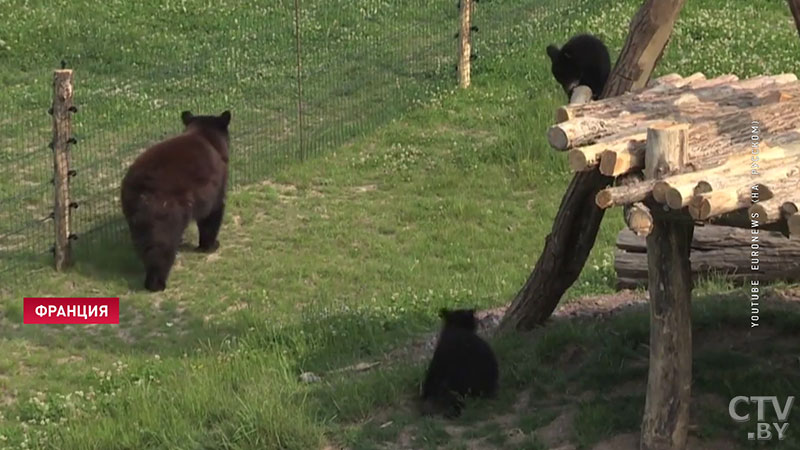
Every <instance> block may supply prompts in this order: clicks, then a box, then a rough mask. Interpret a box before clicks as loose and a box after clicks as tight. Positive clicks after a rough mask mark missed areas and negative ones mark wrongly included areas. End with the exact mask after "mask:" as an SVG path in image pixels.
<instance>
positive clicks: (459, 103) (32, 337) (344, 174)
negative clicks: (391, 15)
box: [0, 1, 798, 449]
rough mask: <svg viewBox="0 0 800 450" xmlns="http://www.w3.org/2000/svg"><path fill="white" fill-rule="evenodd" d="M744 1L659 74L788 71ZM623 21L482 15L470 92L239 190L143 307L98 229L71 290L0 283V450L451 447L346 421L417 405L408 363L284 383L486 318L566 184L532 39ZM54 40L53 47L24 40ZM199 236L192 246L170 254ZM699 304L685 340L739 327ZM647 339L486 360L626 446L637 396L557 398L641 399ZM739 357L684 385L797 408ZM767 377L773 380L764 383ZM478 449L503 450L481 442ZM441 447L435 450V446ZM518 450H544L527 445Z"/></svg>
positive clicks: (604, 13) (777, 14)
mask: <svg viewBox="0 0 800 450" xmlns="http://www.w3.org/2000/svg"><path fill="white" fill-rule="evenodd" d="M523 5H528V6H523ZM745 5H747V3H745V2H731V3H730V4H727V7H726V9H725V11H726V14H719V13H717V11H716V9H715V8H718V7H720V4H719V3H718V2H691V3H690V4H689V5H688V6H687V10H686V11H685V12H684V14H683V16H682V22H681V26H680V28H679V29H678V30H677V32H676V37H675V40H674V41H673V44H672V47H671V51H670V52H669V54H668V55H667V57H666V60H665V62H664V64H663V66H662V67H661V68H660V70H659V73H666V72H668V71H673V70H679V71H680V72H681V73H683V74H688V73H690V72H692V71H695V70H702V71H703V72H704V73H706V74H707V75H709V76H711V75H716V74H719V73H724V72H729V71H735V72H736V73H738V74H740V75H741V76H747V75H752V74H753V73H762V72H767V73H776V72H779V71H791V70H793V67H792V64H791V62H792V60H790V59H787V55H790V54H796V53H797V43H796V33H795V31H794V30H793V29H792V28H790V27H791V21H790V19H789V16H788V14H787V13H786V11H784V8H785V7H784V5H783V3H782V2H778V1H771V2H760V3H759V4H758V5H755V6H752V7H746V6H745ZM635 7H636V5H635V2H625V3H624V4H622V5H621V6H614V7H613V8H603V5H596V6H593V7H591V8H590V7H588V6H579V7H576V8H571V9H570V11H571V17H572V19H573V20H572V21H567V20H566V19H564V18H563V15H562V12H561V11H558V10H550V11H549V12H548V11H545V10H544V9H541V8H536V7H534V6H529V3H528V2H511V3H510V4H499V3H496V2H494V3H492V2H490V3H487V4H486V6H483V5H481V7H480V8H481V10H482V11H483V12H484V14H485V15H484V16H483V17H485V18H486V19H485V20H486V22H485V23H481V22H480V20H481V19H480V17H481V16H480V15H479V16H478V17H479V19H478V20H479V22H478V25H479V26H481V31H480V32H479V35H478V39H479V40H478V43H477V51H478V53H479V55H480V59H479V60H478V63H477V66H476V71H475V74H474V87H473V89H471V90H470V91H469V92H460V93H456V94H453V95H445V96H434V98H433V101H432V102H430V104H429V105H427V106H426V107H424V108H421V109H419V110H417V111H414V112H411V113H409V114H407V115H405V116H404V117H402V119H400V120H397V121H395V122H393V123H390V124H388V125H386V126H384V127H381V128H380V129H379V130H377V131H376V132H375V133H372V134H370V135H369V136H367V137H365V138H363V139H359V140H357V141H355V142H351V143H349V144H348V145H346V146H344V147H342V148H340V149H338V150H337V151H336V152H333V153H330V154H328V155H326V156H324V157H322V158H320V159H316V160H313V161H311V162H310V163H308V164H306V165H303V166H294V167H289V168H288V169H287V170H285V171H283V172H282V173H281V174H280V175H278V176H277V178H275V179H274V180H273V181H271V182H269V183H262V184H256V185H253V186H250V187H248V188H245V189H243V190H241V191H239V192H236V193H235V194H233V195H232V196H231V200H230V205H231V206H230V209H229V213H228V215H227V217H226V220H225V225H224V228H223V232H222V235H221V241H222V247H221V250H220V252H219V253H218V254H216V255H212V256H204V255H197V254H192V253H189V252H185V253H182V254H181V255H180V257H179V263H178V265H177V267H176V269H175V272H174V274H173V277H172V281H171V285H170V288H169V290H168V291H166V292H164V293H161V294H155V295H148V294H145V293H142V292H141V291H140V290H139V285H140V283H141V275H142V274H141V273H140V269H139V266H138V263H137V261H136V260H135V258H134V257H133V255H132V253H131V251H130V250H129V249H128V248H127V246H125V245H120V241H119V240H114V235H110V236H109V240H108V241H99V242H96V243H95V244H94V245H93V246H91V247H85V246H84V247H83V248H82V250H81V252H82V255H83V256H84V257H83V258H81V260H80V261H79V263H78V265H77V267H76V268H75V270H73V271H72V272H71V273H69V274H64V275H56V274H52V273H51V272H50V271H48V270H42V271H39V272H32V273H31V275H30V276H29V277H28V278H27V279H26V280H25V282H26V283H28V284H29V286H28V287H24V288H23V287H19V286H16V285H7V286H5V287H3V288H0V289H2V291H0V292H2V299H3V300H2V308H3V309H2V315H3V317H2V319H0V320H2V322H0V325H1V326H2V330H3V333H2V340H0V355H2V356H0V387H2V397H0V398H2V400H0V404H2V405H3V406H2V409H0V411H2V415H0V436H2V437H0V439H1V440H2V443H0V445H3V444H5V445H8V446H9V448H60V449H84V448H86V449H90V448H91V449H108V448H119V449H139V448H185V449H190V448H191V449H200V448H208V449H211V448H232V449H255V448H277V447H282V448H298V449H304V448H314V447H316V446H318V445H320V444H321V443H322V442H323V441H324V440H326V439H334V440H336V441H343V442H348V443H350V444H351V445H353V446H354V447H356V448H372V446H373V445H374V444H375V443H377V442H380V441H384V440H388V441H394V440H396V439H398V437H399V436H400V435H401V434H402V432H403V430H404V429H405V428H404V427H405V426H406V425H408V424H415V425H416V428H414V430H415V433H416V435H418V441H416V444H417V446H416V447H415V448H419V447H428V446H435V445H437V444H443V443H445V442H446V441H447V440H448V439H450V438H449V437H448V434H447V431H446V430H445V429H444V427H443V425H442V424H441V423H439V422H432V423H418V422H416V419H414V417H413V415H411V414H410V413H408V412H404V411H402V410H400V411H398V412H397V413H392V412H390V413H389V415H390V417H391V419H390V420H393V422H394V424H393V425H390V426H388V427H386V428H380V427H378V426H377V425H379V424H376V423H373V422H366V423H365V422H364V419H366V418H368V417H371V415H372V414H373V413H374V412H375V411H376V409H386V408H389V407H391V405H397V404H400V403H402V401H403V399H404V398H407V397H408V396H409V395H410V394H412V393H413V390H414V386H413V384H414V382H415V381H416V380H417V379H418V377H419V375H420V374H421V370H422V366H420V365H417V364H398V365H396V366H395V367H394V368H392V369H382V370H376V371H373V372H371V373H370V374H368V375H365V376H363V377H362V378H359V379H358V381H357V382H353V378H352V377H337V376H331V377H330V378H329V379H327V380H326V382H324V383H321V384H315V385H304V384H301V383H299V382H298V381H297V375H298V374H299V373H300V372H303V371H313V372H315V373H323V372H325V371H326V370H329V369H334V368H337V367H342V366H345V365H347V364H351V363H354V362H358V361H364V360H372V359H376V358H379V357H380V355H381V354H382V353H383V352H385V351H387V350H389V349H392V348H402V347H403V343H404V342H406V341H407V339H408V338H410V337H412V336H414V335H416V333H418V332H422V331H427V330H431V329H433V327H435V325H436V321H435V315H434V312H435V310H436V309H437V308H439V307H441V306H445V305H446V306H456V305H471V306H477V307H489V306H495V305H498V304H502V303H503V302H505V301H507V299H508V298H509V297H510V296H511V295H513V294H514V292H515V291H516V289H517V288H518V286H519V285H520V284H521V283H522V282H523V281H524V279H525V277H526V276H527V275H528V272H529V270H530V266H531V264H532V262H533V261H534V260H535V258H536V257H537V256H538V252H539V251H540V249H541V245H542V242H543V238H544V236H545V235H546V233H547V231H548V230H549V226H550V221H551V220H552V217H553V215H554V213H555V211H556V208H557V199H559V198H560V193H561V192H562V191H563V188H564V187H565V185H566V183H567V181H568V173H567V171H566V170H565V164H564V161H563V157H562V156H560V155H555V154H554V152H552V151H551V150H550V149H549V148H548V147H547V146H546V144H545V142H544V140H543V139H542V136H543V135H544V133H543V131H544V130H545V129H546V127H547V125H548V123H549V122H550V120H551V115H552V111H553V109H554V107H555V106H556V105H557V104H558V103H560V102H561V101H563V99H562V98H561V97H562V94H561V93H560V92H559V90H558V89H557V87H556V86H555V84H554V83H553V81H552V80H551V78H550V76H549V73H548V71H547V66H546V64H545V59H544V52H543V48H544V44H546V43H547V42H548V41H549V40H550V36H558V37H556V38H555V39H556V40H558V41H562V40H563V37H564V36H566V35H568V34H569V33H571V32H574V31H577V30H581V29H589V30H592V31H594V32H597V33H598V34H601V35H603V36H604V37H606V38H607V39H608V40H609V41H610V46H611V47H612V49H618V48H619V46H620V45H621V41H622V39H623V38H624V33H625V27H626V24H627V21H628V20H629V19H628V18H629V17H630V15H631V13H632V11H633V10H634V9H635ZM125 11H126V10H121V13H120V14H126V12H125ZM130 15H131V16H134V15H135V14H134V12H130ZM97 20H98V21H100V20H101V19H97ZM220 20H222V19H220ZM754 22H756V23H774V24H776V25H775V26H774V27H769V28H767V27H763V28H761V27H753V26H752V25H751V24H752V23H754ZM498 23H503V24H508V23H511V24H513V25H506V26H504V27H499V26H497V24H498ZM553 23H560V24H561V25H559V26H555V27H554V26H552V24H553ZM567 24H569V25H567ZM748 24H750V25H748ZM778 24H780V25H781V26H778ZM131 32H133V31H131ZM48 45H54V44H53V43H52V42H50V43H48V42H46V41H44V42H42V43H41V46H42V48H44V47H46V46H48ZM727 49H731V50H730V51H729V50H727ZM135 50H136V49H133V50H132V51H135ZM99 51H100V52H101V53H102V51H103V50H102V49H101V50H99ZM106 51H111V50H106ZM139 51H141V50H139ZM613 53H614V54H616V51H614V52H613ZM698 55H703V57H702V58H700V57H698ZM759 61H761V62H763V63H764V64H766V67H762V66H761V64H760V63H759ZM109 70H110V72H109V73H110V74H113V73H114V72H113V71H111V69H109ZM120 70H121V69H120ZM173 107H177V106H174V105H173ZM169 111H171V110H170V109H169V108H168V109H167V111H166V112H165V113H164V114H167V115H168V113H169ZM126 114H127V113H126ZM125 117H128V116H127V115H122V116H120V120H123V119H124V118H125ZM132 121H134V120H133V119H132ZM109 127H110V128H113V126H112V124H111V123H109ZM245 151H246V150H245ZM620 226H621V222H620V218H619V212H618V211H613V212H610V213H609V214H608V217H607V220H606V222H605V224H604V228H603V230H602V232H601V235H600V238H599V240H598V245H597V247H596V248H595V251H594V252H593V254H592V258H591V261H590V263H589V264H588V265H587V268H586V269H585V270H584V272H583V274H582V275H581V278H580V280H579V282H578V283H577V285H576V286H575V287H574V288H573V289H572V290H571V291H570V293H569V296H570V297H574V296H576V295H579V294H585V293H602V292H608V291H610V287H611V284H612V280H613V269H612V266H611V249H612V244H613V239H614V236H615V234H616V230H618V229H619V227H620ZM195 238H196V233H195V232H194V230H192V231H190V232H189V233H188V235H187V240H190V239H191V240H193V239H195ZM84 245H88V244H84ZM31 286H32V287H31ZM111 294H113V295H121V296H122V301H123V312H122V314H123V317H122V321H121V323H122V324H121V325H120V326H119V327H81V328H76V327H46V328H45V327H35V328H31V327H21V326H20V325H18V324H19V323H21V301H20V299H21V297H23V296H33V295H111ZM738 295H741V294H738ZM734 298H740V297H734ZM701 303H703V304H704V302H701ZM733 304H734V305H735V303H733ZM715 305H716V304H714V303H712V304H710V306H702V305H700V306H698V307H697V308H698V309H699V319H698V323H699V324H698V327H701V328H702V327H706V328H711V329H713V328H715V327H716V326H717V324H719V323H723V324H732V325H733V324H736V323H738V322H739V321H740V320H741V319H742V314H741V313H742V312H746V311H744V308H743V307H742V306H741V305H736V306H730V305H732V303H731V302H728V303H727V304H723V305H722V306H715ZM763 320H765V321H767V323H770V324H773V325H775V326H774V327H773V328H774V329H775V330H777V332H778V333H781V332H783V331H785V330H788V329H790V328H791V326H795V327H796V324H797V323H798V320H797V317H796V314H782V315H777V314H772V315H765V317H764V319H763ZM610 328H613V329H614V330H615V333H609V332H608V329H610ZM529 339H533V341H529ZM646 340H647V333H646V321H643V316H642V315H631V316H625V317H623V318H620V319H617V321H615V322H614V323H611V324H595V323H587V324H582V325H570V324H566V325H555V326H553V327H552V328H550V329H548V330H546V331H544V332H541V333H539V334H537V335H535V336H533V337H515V338H510V339H508V340H504V341H501V342H498V343H497V345H498V351H499V353H500V355H501V360H503V361H506V362H505V365H506V369H504V379H503V382H504V384H505V385H508V386H515V387H517V388H519V389H527V390H529V391H530V392H533V393H534V394H535V395H536V396H538V397H541V399H542V401H544V402H546V401H547V400H550V401H551V402H556V403H558V402H562V403H564V402H571V403H574V404H576V405H578V408H579V415H578V418H577V419H576V431H575V433H576V437H575V440H576V442H579V443H580V444H586V445H588V444H590V443H592V442H596V441H597V440H599V439H601V438H603V437H605V436H608V435H610V434H611V433H613V432H616V431H626V430H635V428H636V426H637V425H638V414H639V411H640V409H641V406H642V395H641V391H637V392H636V394H635V395H629V396H623V397H622V398H616V397H615V398H603V397H601V398H596V399H589V400H580V401H579V400H576V399H574V398H571V397H568V396H566V395H561V394H560V393H564V392H569V390H566V389H565V387H567V386H574V385H577V386H579V387H580V389H592V390H597V389H605V388H606V387H607V386H609V385H613V384H614V383H618V382H619V381H621V380H627V379H638V380H639V381H641V377H642V376H643V368H642V366H641V365H636V364H635V361H636V359H637V358H640V356H641V349H640V348H639V344H640V343H645V342H646ZM570 346H577V347H580V348H581V349H583V351H584V352H585V353H587V354H589V355H593V356H590V357H588V358H585V359H584V360H583V361H582V363H581V365H580V367H579V369H580V370H578V369H576V368H575V367H572V366H570V367H565V366H564V365H563V364H562V363H561V362H560V360H559V358H558V356H557V355H559V354H560V352H561V350H563V349H565V348H567V347H570ZM637 349H639V350H637ZM772 351H773V352H775V353H779V351H780V350H779V349H778V350H775V349H773V350H772ZM756 357H758V358H759V359H758V361H759V362H762V361H763V355H758V354H756V355H755V356H753V355H750V356H748V355H744V354H742V352H740V351H739V350H736V349H712V350H709V352H708V354H704V353H700V354H699V355H698V363H696V364H697V366H698V367H700V368H701V369H703V370H702V371H701V372H700V375H698V385H699V387H700V389H706V390H709V391H711V392H716V393H719V394H720V395H729V394H731V393H736V394H739V393H741V392H743V391H745V392H750V391H749V390H752V389H754V387H761V388H763V392H769V393H781V392H791V391H792V389H794V390H795V391H796V388H797V387H798V379H797V376H796V371H795V372H791V371H788V370H787V369H786V368H785V367H783V366H777V367H776V366H774V365H773V367H771V368H770V369H767V370H771V371H772V372H766V371H762V370H761V369H759V368H751V367H750V366H748V364H750V363H751V362H752V360H753V358H756ZM511 361H513V362H511ZM632 361H633V362H632ZM722 362H726V363H727V364H722ZM768 373H770V374H773V375H775V374H777V375H775V376H773V377H772V378H769V379H767V378H766V377H764V375H766V374H768ZM509 392H510V391H506V394H504V396H503V398H502V399H501V401H500V402H498V403H497V404H496V405H494V406H492V407H491V408H490V409H489V410H488V412H484V413H476V414H474V415H473V416H471V417H470V416H468V417H466V418H464V423H467V424H468V423H471V422H470V421H476V420H480V419H485V418H486V417H487V416H489V415H491V414H493V413H496V414H503V413H504V412H505V411H507V409H508V408H509V405H510V404H511V403H513V402H515V401H516V399H515V398H514V395H513V394H512V393H509ZM763 392H762V391H761V390H759V392H757V393H763ZM726 398H727V397H726ZM390 411H391V410H390ZM540 411H541V414H540ZM552 414H553V413H552V412H548V411H546V410H545V409H534V408H532V409H531V410H530V411H528V412H527V413H526V414H524V415H523V416H522V417H521V418H520V421H519V423H517V424H516V425H518V426H519V427H521V428H524V429H525V430H526V431H529V430H531V429H533V428H535V427H536V426H538V425H540V424H542V423H546V422H547V418H548V417H550V415H552ZM725 414H726V413H725V411H724V408H719V409H718V410H714V409H711V410H709V411H707V414H706V416H707V417H708V420H706V421H705V422H704V423H703V424H702V425H703V430H705V432H706V433H707V434H708V435H709V436H714V435H718V434H721V433H722V434H724V433H729V432H730V431H731V429H732V428H731V424H730V421H727V418H726V416H725ZM56 424H59V425H56ZM474 433H477V434H478V435H481V434H484V435H486V436H489V437H492V438H493V439H495V440H497V441H502V439H503V436H502V433H500V431H499V430H498V428H497V426H496V425H494V426H493V425H491V424H486V425H485V426H484V427H483V428H480V429H478V430H477V431H475V432H474ZM739 433H741V430H740V431H739ZM739 442H741V440H740V441H739ZM459 445H460V444H459V443H458V442H457V440H456V441H453V442H452V443H451V448H459ZM526 445H529V448H540V445H541V444H538V443H537V442H536V440H535V438H531V439H530V442H528V443H527V444H526ZM785 445H787V446H786V447H785V448H796V445H797V443H796V441H793V442H788V443H785ZM792 445H794V446H795V447H791V446H792ZM26 446H27V447H26Z"/></svg>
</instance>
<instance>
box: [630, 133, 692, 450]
mask: <svg viewBox="0 0 800 450" xmlns="http://www.w3.org/2000/svg"><path fill="white" fill-rule="evenodd" d="M687 134H688V127H687V126H686V125H685V124H680V125H671V126H666V127H651V128H649V129H648V130H647V149H646V156H645V160H646V161H647V164H649V166H647V167H645V170H644V173H645V177H646V179H653V178H661V177H663V176H666V175H668V174H670V173H672V172H674V171H676V170H679V169H680V167H681V166H682V165H683V164H684V162H685V161H684V157H685V155H686V142H687V139H686V138H687ZM650 209H651V211H653V216H654V223H653V229H652V232H651V233H650V234H649V235H648V236H647V266H648V268H647V269H648V290H649V291H650V368H649V372H648V375H647V399H646V401H645V407H644V417H643V418H642V434H641V446H640V448H641V449H642V450H682V449H684V448H686V441H687V435H688V427H689V402H690V401H691V385H692V321H691V297H692V270H691V263H690V260H689V251H690V248H691V243H692V234H693V232H694V222H693V221H692V220H691V219H690V218H689V217H688V216H687V215H686V213H685V212H684V211H670V212H665V211H664V207H663V205H657V204H652V205H651V208H650Z"/></svg>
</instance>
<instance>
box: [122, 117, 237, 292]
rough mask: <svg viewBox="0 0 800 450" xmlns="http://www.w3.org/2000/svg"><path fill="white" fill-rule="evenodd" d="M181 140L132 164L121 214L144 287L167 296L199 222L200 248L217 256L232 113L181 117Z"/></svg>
mask: <svg viewBox="0 0 800 450" xmlns="http://www.w3.org/2000/svg"><path fill="white" fill-rule="evenodd" d="M181 119H182V120H183V124H184V126H185V129H184V132H183V133H182V134H180V135H178V136H175V137H172V138H169V139H167V140H164V141H161V142H159V143H157V144H155V145H153V146H152V147H150V148H148V149H147V150H145V151H144V152H143V153H142V154H141V155H139V156H138V157H137V158H136V160H134V161H133V164H131V166H130V168H129V169H128V172H127V173H126V174H125V177H124V178H123V179H122V194H121V203H122V212H123V214H124V215H125V220H127V222H128V228H129V230H130V233H131V238H132V240H133V244H134V247H135V248H136V252H137V253H138V255H139V258H141V260H142V262H143V263H144V266H145V271H146V277H145V282H144V285H145V288H147V289H148V290H149V291H152V292H156V291H163V290H164V289H166V287H167V278H168V276H169V272H170V270H171V269H172V265H173V263H174V262H175V254H176V253H177V251H178V246H179V245H180V243H181V240H182V238H183V232H184V231H185V230H186V227H187V226H189V222H190V221H191V220H195V221H197V229H198V232H199V234H200V245H199V246H198V247H197V250H199V251H204V252H213V251H215V250H216V249H217V248H218V247H219V241H217V234H218V233H219V229H220V225H221V224H222V216H223V212H224V210H225V192H226V187H227V183H228V145H229V143H230V137H229V133H228V125H229V124H230V121H231V113H230V111H225V112H223V113H222V114H220V115H219V116H195V115H193V114H192V113H191V112H189V111H184V112H183V113H181Z"/></svg>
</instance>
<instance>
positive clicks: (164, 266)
mask: <svg viewBox="0 0 800 450" xmlns="http://www.w3.org/2000/svg"><path fill="white" fill-rule="evenodd" d="M188 224H189V216H188V213H187V212H186V211H181V210H172V211H167V212H165V213H164V214H163V215H161V216H160V217H158V219H157V220H156V221H155V223H154V224H153V228H152V234H151V235H150V236H151V240H150V241H149V242H148V244H147V245H146V246H145V248H144V255H143V259H144V265H145V270H146V272H147V276H146V278H145V287H146V288H147V289H148V290H149V291H152V292H158V291H163V290H164V289H166V287H167V279H168V278H169V274H170V271H171V270H172V266H173V264H175V256H176V254H177V253H178V246H179V245H180V243H181V238H182V236H183V231H184V230H185V229H186V226H187V225H188Z"/></svg>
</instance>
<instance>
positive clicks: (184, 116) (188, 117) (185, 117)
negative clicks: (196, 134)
mask: <svg viewBox="0 0 800 450" xmlns="http://www.w3.org/2000/svg"><path fill="white" fill-rule="evenodd" d="M192 118H194V116H193V115H192V113H191V111H184V112H182V113H181V121H183V124H184V125H189V123H190V122H191V121H192Z"/></svg>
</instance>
